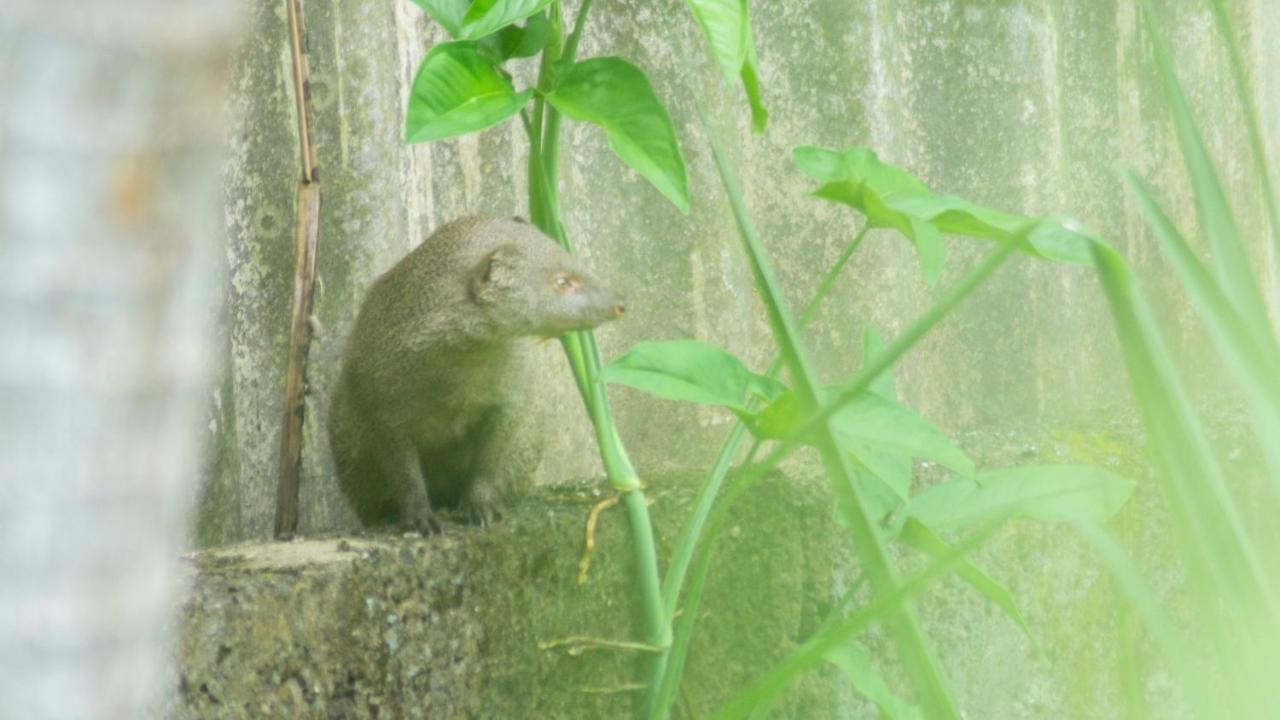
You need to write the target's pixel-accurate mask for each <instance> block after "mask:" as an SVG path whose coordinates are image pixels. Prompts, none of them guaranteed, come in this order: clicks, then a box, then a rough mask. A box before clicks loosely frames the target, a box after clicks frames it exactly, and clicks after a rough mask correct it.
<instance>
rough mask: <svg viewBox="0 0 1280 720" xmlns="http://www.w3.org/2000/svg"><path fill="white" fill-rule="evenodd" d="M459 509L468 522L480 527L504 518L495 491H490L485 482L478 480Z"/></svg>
mask: <svg viewBox="0 0 1280 720" xmlns="http://www.w3.org/2000/svg"><path fill="white" fill-rule="evenodd" d="M459 509H460V510H461V511H462V517H463V518H464V519H465V520H466V521H467V522H469V523H471V524H472V525H479V526H480V527H488V526H489V524H490V523H493V522H496V521H498V520H501V519H502V513H501V512H500V511H499V510H498V504H497V502H496V501H495V499H494V497H493V493H492V492H490V491H488V488H487V486H486V485H485V484H484V483H483V482H478V483H476V484H475V485H473V486H472V487H471V492H470V493H468V494H467V497H466V498H464V499H463V501H462V503H461V505H460V507H459Z"/></svg>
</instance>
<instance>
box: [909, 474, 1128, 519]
mask: <svg viewBox="0 0 1280 720" xmlns="http://www.w3.org/2000/svg"><path fill="white" fill-rule="evenodd" d="M1132 491H1133V481H1131V480H1129V479H1127V478H1123V477H1120V476H1119V475H1116V474H1114V473H1110V472H1107V471H1106V470H1102V469H1101V468H1096V467H1090V466H1088V465H1032V466H1027V467H1015V468H1005V469H1001V470H990V471H987V472H982V473H978V476H977V477H976V478H972V479H959V480H952V481H950V482H945V483H942V484H940V485H934V486H933V487H931V488H929V489H928V490H925V491H924V492H922V493H920V494H919V495H917V496H915V497H914V498H912V499H911V504H910V506H909V508H908V511H909V513H910V515H911V517H914V518H916V519H917V520H919V521H920V522H922V523H924V524H925V525H928V526H929V527H931V528H933V529H935V530H946V529H950V528H959V527H964V526H966V525H971V524H973V523H975V522H980V521H982V520H989V519H991V518H996V517H1002V516H1005V515H1008V514H1009V513H1013V514H1016V515H1023V516H1026V517H1030V518H1034V519H1037V520H1067V521H1078V520H1084V521H1088V522H1102V521H1104V520H1106V519H1107V518H1109V517H1111V516H1112V515H1114V514H1115V513H1116V512H1117V511H1118V510H1119V509H1120V508H1121V506H1123V505H1124V503H1125V501H1126V500H1128V499H1129V494H1130V493H1131V492H1132Z"/></svg>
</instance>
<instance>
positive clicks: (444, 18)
mask: <svg viewBox="0 0 1280 720" xmlns="http://www.w3.org/2000/svg"><path fill="white" fill-rule="evenodd" d="M413 2H414V4H416V5H417V6H418V7H420V8H422V9H423V10H426V11H427V14H428V15H430V16H431V18H432V19H433V20H435V21H436V22H438V23H440V27H442V28H444V30H445V32H447V33H449V37H452V38H456V37H459V36H460V35H461V34H462V20H463V18H465V17H466V16H467V9H468V7H469V6H470V5H471V0H413Z"/></svg>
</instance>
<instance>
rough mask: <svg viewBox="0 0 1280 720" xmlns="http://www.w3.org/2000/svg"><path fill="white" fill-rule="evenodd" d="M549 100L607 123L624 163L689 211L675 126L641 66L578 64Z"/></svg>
mask: <svg viewBox="0 0 1280 720" xmlns="http://www.w3.org/2000/svg"><path fill="white" fill-rule="evenodd" d="M547 101H548V102H550V103H551V105H552V106H554V107H555V109H556V110H559V111H560V112H561V113H564V114H565V115H568V116H569V117H571V118H573V119H574V120H581V121H586V122H590V123H593V124H595V125H599V126H600V127H601V128H603V129H604V131H605V134H606V135H607V136H608V138H609V147H611V148H613V151H614V152H615V153H617V155H618V157H619V158H621V159H622V161H623V162H625V163H626V164H627V165H630V166H631V167H632V168H633V169H634V170H635V171H636V172H638V173H640V174H641V175H642V176H643V177H644V178H645V179H646V180H648V181H649V182H651V183H653V186H654V187H655V188H657V189H658V191H659V192H661V193H662V194H663V195H665V196H666V197H667V199H669V200H670V201H671V202H673V203H675V205H676V207H678V208H680V210H681V212H688V211H689V189H688V181H687V179H686V177H685V168H684V158H682V157H681V156H680V146H679V145H678V144H677V142H676V131H675V127H674V126H673V125H672V124H671V118H670V116H668V115H667V111H666V109H665V108H663V107H662V103H661V102H659V101H658V98H657V96H655V95H654V94H653V88H652V87H650V86H649V80H648V78H646V77H645V76H644V72H642V71H641V70H640V68H637V67H636V66H634V65H632V64H631V63H629V62H627V61H626V60H623V59H621V58H616V57H602V58H592V59H590V60H584V61H582V62H579V63H575V64H574V65H573V66H572V67H570V68H569V70H568V71H567V72H565V73H564V74H563V75H562V76H561V77H560V79H559V82H557V84H556V86H555V88H554V89H553V90H552V91H551V92H550V93H548V94H547Z"/></svg>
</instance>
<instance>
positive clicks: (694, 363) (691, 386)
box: [602, 340, 786, 413]
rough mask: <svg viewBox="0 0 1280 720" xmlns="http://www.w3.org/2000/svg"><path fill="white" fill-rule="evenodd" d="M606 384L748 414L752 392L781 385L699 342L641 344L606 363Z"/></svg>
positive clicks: (762, 393)
mask: <svg viewBox="0 0 1280 720" xmlns="http://www.w3.org/2000/svg"><path fill="white" fill-rule="evenodd" d="M602 377H603V378H604V381H605V382H608V383H613V384H614V385H626V386H627V387H632V388H635V389H637V390H643V391H644V392H647V393H649V394H651V395H657V396H658V397H663V398H667V399H668V400H683V401H685V402H694V403H701V404H704V405H720V406H722V407H727V408H730V409H732V410H735V411H738V412H742V413H748V412H749V411H748V410H747V401H748V399H749V398H750V397H751V396H758V397H762V398H765V399H768V398H773V397H777V396H778V395H780V394H781V393H782V392H784V391H785V390H786V386H785V385H783V384H782V383H780V382H778V381H777V380H774V379H772V378H770V377H767V376H764V375H757V374H756V373H753V372H751V371H750V370H748V369H747V367H746V366H745V365H743V364H742V361H740V360H738V358H736V357H734V356H733V355H731V354H730V353H728V352H726V351H724V350H721V349H720V348H718V347H716V346H715V345H711V344H710V343H705V342H702V341H700V340H670V341H666V342H642V343H637V344H636V345H634V346H632V347H631V349H630V350H628V351H627V353H626V354H625V355H623V356H622V357H620V358H618V359H616V360H614V361H613V362H611V363H609V364H608V365H606V366H605V367H604V371H603V374H602Z"/></svg>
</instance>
